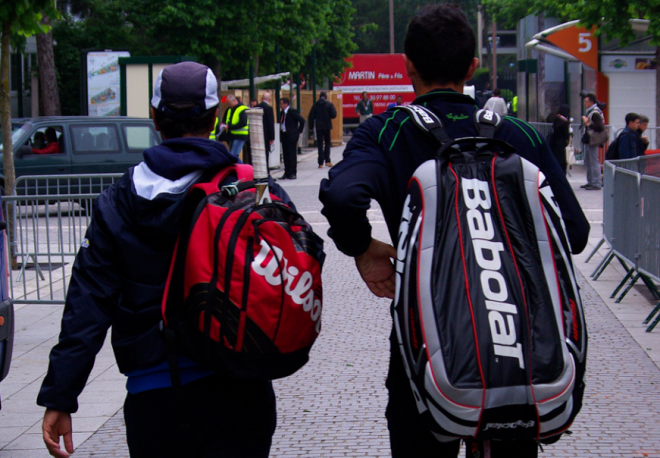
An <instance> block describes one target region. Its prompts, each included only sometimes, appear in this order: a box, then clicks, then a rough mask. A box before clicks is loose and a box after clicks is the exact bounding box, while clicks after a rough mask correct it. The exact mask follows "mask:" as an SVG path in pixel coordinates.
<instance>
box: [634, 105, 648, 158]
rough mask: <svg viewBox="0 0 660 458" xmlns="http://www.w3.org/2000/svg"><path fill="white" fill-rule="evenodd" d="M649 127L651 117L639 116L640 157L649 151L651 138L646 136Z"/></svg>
mask: <svg viewBox="0 0 660 458" xmlns="http://www.w3.org/2000/svg"><path fill="white" fill-rule="evenodd" d="M648 127H649V117H648V116H646V115H643V114H641V115H639V129H638V130H637V134H638V136H639V139H638V140H639V155H640V156H643V155H644V153H645V152H646V150H647V149H649V137H647V136H646V135H644V132H646V129H648Z"/></svg>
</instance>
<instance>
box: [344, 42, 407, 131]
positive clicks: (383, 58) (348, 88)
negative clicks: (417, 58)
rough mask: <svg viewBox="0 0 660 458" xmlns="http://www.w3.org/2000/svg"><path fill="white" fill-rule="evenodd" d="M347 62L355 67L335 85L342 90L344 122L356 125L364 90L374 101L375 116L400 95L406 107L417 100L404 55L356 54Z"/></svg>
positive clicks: (347, 71) (348, 70)
mask: <svg viewBox="0 0 660 458" xmlns="http://www.w3.org/2000/svg"><path fill="white" fill-rule="evenodd" d="M347 61H348V62H349V65H351V64H352V66H351V67H350V68H346V70H345V71H344V72H343V73H342V74H341V77H340V81H339V82H338V83H335V84H334V85H333V89H334V90H338V91H342V106H343V111H344V123H347V122H348V123H350V122H351V121H354V122H357V120H358V115H357V113H355V107H356V106H357V104H358V102H359V101H360V98H361V97H362V93H363V92H364V91H367V93H368V94H369V98H370V99H371V100H372V101H373V105H374V114H379V113H382V112H383V111H385V110H387V107H388V106H389V105H390V104H391V103H396V98H397V96H399V95H400V96H401V97H402V98H403V104H404V105H408V104H410V103H411V102H412V101H413V100H415V92H414V91H413V87H412V82H411V81H410V78H408V74H407V73H406V64H405V62H404V60H403V54H354V55H353V57H351V58H349V59H347Z"/></svg>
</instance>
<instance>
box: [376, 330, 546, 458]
mask: <svg viewBox="0 0 660 458" xmlns="http://www.w3.org/2000/svg"><path fill="white" fill-rule="evenodd" d="M390 345H391V352H390V368H389V372H388V374H387V383H386V385H387V390H388V392H389V401H388V404H387V410H386V412H385V416H386V417H387V428H388V429H389V431H390V447H391V449H392V458H410V457H415V458H456V457H457V456H458V451H459V446H460V441H459V440H455V441H452V442H439V441H438V440H437V439H436V438H435V436H433V434H432V433H431V432H430V431H429V429H428V428H427V427H426V425H425V424H424V422H423V421H422V419H421V418H420V416H419V413H418V411H417V407H416V405H415V398H414V396H413V394H412V389H411V388H410V382H409V381H408V376H407V375H406V372H405V369H404V367H403V362H402V360H401V355H400V354H399V351H398V345H397V343H396V336H394V335H392V336H391V337H390ZM470 448H471V447H470ZM490 450H491V457H492V458H536V457H537V456H538V446H537V444H536V442H533V441H510V442H496V441H490ZM466 456H467V458H477V457H479V456H480V457H481V458H483V456H484V455H483V454H482V455H474V454H472V453H471V452H470V450H469V449H468V450H467V451H466Z"/></svg>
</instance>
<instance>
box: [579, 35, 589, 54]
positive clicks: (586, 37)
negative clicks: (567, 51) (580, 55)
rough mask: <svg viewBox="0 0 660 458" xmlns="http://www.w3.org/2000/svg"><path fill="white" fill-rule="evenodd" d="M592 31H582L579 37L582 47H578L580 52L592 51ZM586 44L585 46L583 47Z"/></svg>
mask: <svg viewBox="0 0 660 458" xmlns="http://www.w3.org/2000/svg"><path fill="white" fill-rule="evenodd" d="M590 37H591V33H589V32H584V33H581V34H580V36H579V38H578V43H580V48H579V49H578V50H579V51H580V52H589V51H591V46H592V43H591V39H590ZM582 45H584V47H582Z"/></svg>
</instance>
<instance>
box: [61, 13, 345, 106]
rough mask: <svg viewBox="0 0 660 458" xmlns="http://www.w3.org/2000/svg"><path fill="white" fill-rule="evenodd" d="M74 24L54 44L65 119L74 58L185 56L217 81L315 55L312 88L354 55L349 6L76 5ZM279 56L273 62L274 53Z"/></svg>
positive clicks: (73, 94)
mask: <svg viewBox="0 0 660 458" xmlns="http://www.w3.org/2000/svg"><path fill="white" fill-rule="evenodd" d="M72 7H73V10H74V12H75V13H76V14H77V16H78V17H79V18H81V19H80V20H77V19H74V18H73V17H70V16H66V15H65V18H64V19H63V20H62V21H60V22H59V23H58V24H56V26H55V29H54V37H55V40H56V41H57V43H58V46H57V47H56V50H55V52H56V63H57V66H58V71H59V77H60V82H61V83H62V86H61V87H60V90H61V91H66V97H63V104H62V105H63V106H62V111H63V113H65V114H77V113H78V112H79V105H80V100H79V92H80V88H79V77H78V74H79V71H80V70H79V69H80V52H79V51H80V50H83V49H89V48H97V49H106V48H110V49H122V50H128V51H129V52H131V55H133V56H138V55H143V56H144V55H148V56H158V55H188V56H195V57H196V58H197V60H198V61H200V62H202V63H204V64H206V65H208V66H209V67H211V68H212V69H213V70H214V72H215V73H216V75H217V76H219V77H220V78H221V79H224V80H228V79H240V78H247V77H248V76H249V74H248V65H249V62H250V60H253V61H254V64H255V74H257V75H264V74H267V73H272V72H274V71H275V70H276V68H277V62H278V57H279V64H280V65H279V66H280V69H281V70H282V71H287V70H288V71H291V72H292V73H294V74H295V73H297V72H298V70H300V69H303V68H304V67H305V65H309V64H310V63H311V55H312V49H313V48H314V46H316V51H317V75H318V78H319V80H321V79H322V78H324V77H332V76H333V75H335V74H338V73H339V72H341V70H342V69H343V65H344V59H345V58H346V57H348V56H350V54H351V52H353V51H354V50H355V49H356V47H355V45H354V42H353V33H352V28H351V26H350V24H351V21H352V16H353V14H354V12H355V10H354V9H353V8H352V7H351V4H350V0H244V1H242V2H220V3H218V2H217V1H215V0H196V1H195V2H181V1H180V0H142V1H139V2H136V1H133V0H76V1H75V2H72ZM278 48H279V56H278V55H277V54H276V49H278Z"/></svg>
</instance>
